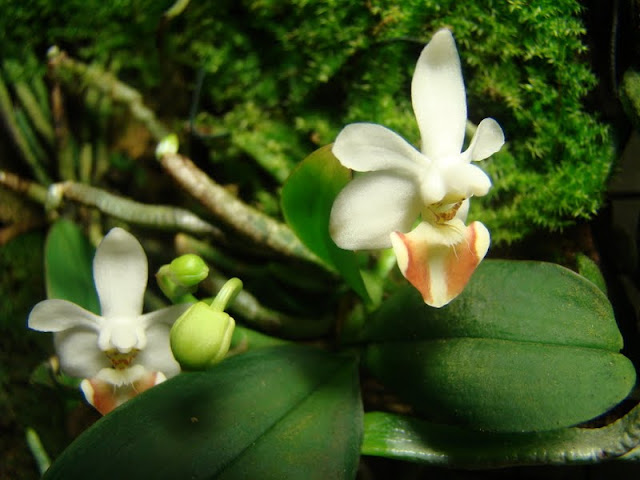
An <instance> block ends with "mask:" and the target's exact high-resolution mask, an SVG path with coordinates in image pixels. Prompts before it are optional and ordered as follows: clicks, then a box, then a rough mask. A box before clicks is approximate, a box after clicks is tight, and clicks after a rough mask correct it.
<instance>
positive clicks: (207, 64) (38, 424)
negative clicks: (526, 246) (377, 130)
mask: <svg viewBox="0 0 640 480" xmlns="http://www.w3.org/2000/svg"><path fill="white" fill-rule="evenodd" d="M591 3H596V2H595V1H594V2H591ZM171 5H172V1H171V0H161V1H155V0H137V1H134V0H118V1H112V2H101V1H88V0H64V1H60V2H51V1H50V0H29V1H17V0H0V8H1V10H0V11H2V15H0V32H2V33H3V40H2V42H0V58H1V59H2V64H1V65H0V69H1V72H0V74H1V77H2V78H3V80H4V82H5V83H6V85H7V87H8V92H9V94H10V95H11V101H12V106H13V108H14V110H15V112H16V114H21V115H22V117H20V118H22V119H23V122H25V123H26V124H28V123H29V120H28V115H25V114H24V111H23V110H24V108H25V107H24V105H23V104H22V103H21V102H20V100H19V98H18V97H19V95H18V88H17V85H18V84H20V83H24V84H27V85H28V86H30V87H31V88H32V89H33V90H34V93H35V94H36V96H37V97H38V98H39V99H40V100H41V101H43V102H44V103H47V101H48V100H47V95H48V93H49V92H48V90H47V88H50V87H51V85H52V82H51V81H50V80H49V79H48V78H47V66H46V52H47V49H48V48H49V47H50V46H51V45H54V44H55V45H58V46H59V47H60V48H61V49H64V50H65V51H67V52H68V53H69V55H70V56H71V57H74V58H78V59H81V60H82V61H84V62H87V63H90V64H94V65H98V66H100V67H102V68H104V69H105V70H108V71H111V72H113V73H114V74H116V75H117V76H118V78H119V79H120V80H122V81H124V82H126V83H128V84H130V85H131V86H132V87H134V88H136V89H137V90H139V91H140V92H141V94H142V95H143V98H144V101H145V103H146V104H147V105H148V106H150V107H151V108H152V109H153V110H154V111H155V112H156V113H157V114H158V116H159V117H160V119H161V120H162V121H164V122H165V123H166V124H167V125H168V126H169V127H170V128H171V129H173V130H174V131H176V132H178V133H179V134H180V137H181V140H182V151H184V152H185V153H187V154H188V155H189V156H190V157H191V158H193V159H194V160H195V161H196V162H197V163H198V165H199V166H200V167H201V168H203V170H205V171H206V172H207V173H208V174H209V175H211V176H212V177H213V178H215V179H216V180H218V181H219V182H220V183H223V184H225V185H232V186H233V188H234V189H235V191H236V192H237V194H238V195H239V196H241V197H242V198H243V199H244V200H245V201H247V202H249V203H251V204H252V205H254V206H256V207H258V208H259V209H261V210H262V211H264V212H266V213H269V214H271V215H273V216H276V217H280V211H279V201H278V198H279V196H278V194H279V187H280V185H281V184H282V182H283V181H284V180H285V179H286V178H287V176H288V174H289V172H290V171H291V170H292V168H294V166H295V165H296V164H297V163H298V162H299V161H300V160H302V159H303V158H304V157H305V156H307V155H308V154H309V153H311V152H312V151H314V150H315V149H316V148H318V147H320V146H323V145H325V144H327V143H330V142H332V141H333V140H334V138H335V136H336V135H337V133H338V132H339V131H340V129H341V128H342V127H343V126H344V125H345V124H347V123H350V122H356V121H368V122H375V123H380V124H383V125H386V126H388V127H390V128H392V129H394V130H395V131H397V132H398V133H399V134H401V135H403V136H404V137H405V138H406V139H407V140H409V141H410V142H412V143H413V144H415V145H417V144H418V142H419V133H418V128H417V125H416V123H415V119H414V116H413V111H412V108H411V98H410V81H411V76H412V74H413V69H414V66H415V62H416V59H417V57H418V55H419V53H420V51H421V49H422V48H423V46H424V45H425V44H426V43H427V42H428V41H429V39H430V38H431V35H432V34H433V32H434V31H436V30H437V29H439V28H442V27H448V28H450V29H451V30H452V31H453V33H454V36H455V38H456V41H457V45H458V49H459V52H460V57H461V61H462V65H463V73H464V77H465V82H466V86H467V96H468V99H467V100H468V102H467V103H468V112H469V118H470V120H471V121H472V122H474V123H478V122H479V121H480V120H481V119H482V118H484V117H486V116H491V117H494V118H495V119H496V120H498V122H499V123H500V124H501V125H502V127H503V129H504V131H505V134H506V137H507V141H508V143H507V146H506V147H505V148H503V150H502V151H501V152H500V153H499V154H497V155H495V156H493V157H492V158H491V159H490V160H489V161H486V162H483V163H482V164H481V166H482V167H483V168H485V169H486V170H487V171H488V172H489V174H490V176H491V178H492V179H493V184H494V187H493V189H492V191H491V193H490V194H489V195H488V196H487V197H485V198H482V199H474V200H473V202H472V209H471V216H472V217H473V218H476V219H480V220H481V221H482V222H484V223H485V224H486V225H487V226H488V227H489V229H490V231H491V235H492V239H493V242H494V244H495V245H497V246H500V245H502V246H503V247H504V246H508V245H509V244H512V243H513V242H519V241H523V240H527V238H531V237H532V235H533V234H534V233H540V232H542V233H543V234H546V232H548V231H558V230H559V229H563V228H564V227H567V226H569V225H572V224H573V223H575V222H576V221H581V220H584V219H589V218H591V217H592V216H593V215H594V214H595V213H596V211H597V210H598V208H599V207H600V206H601V205H602V202H603V198H604V192H605V189H606V181H607V178H608V175H609V173H610V171H611V170H612V167H613V166H614V158H616V148H615V137H614V130H613V129H612V128H611V127H610V126H608V125H607V124H606V123H605V122H603V120H602V118H601V116H600V114H599V113H598V111H597V109H595V108H592V105H591V104H590V103H589V100H590V95H592V93H593V91H594V88H596V86H597V84H598V82H599V81H602V79H600V80H598V79H597V78H596V76H595V75H594V74H593V72H592V60H593V55H592V53H593V52H591V51H590V50H588V49H587V44H588V32H586V30H585V25H584V22H583V16H584V14H585V9H584V6H583V4H582V3H581V2H578V1H573V0H537V1H535V2H526V1H520V0H509V1H500V0H495V1H492V0H480V1H474V2H460V1H454V0H406V1H402V2H397V1H392V0H385V1H377V0H368V1H353V0H326V1H309V0H287V1H285V0H242V1H235V0H217V1H215V2H191V3H190V4H189V5H188V7H187V8H186V10H185V11H184V12H183V13H182V14H180V15H179V16H177V17H176V18H174V19H172V20H170V21H167V20H163V13H164V12H165V11H166V10H167V9H168V8H169V7H171ZM64 93H65V102H66V103H65V106H66V110H67V117H68V120H69V128H70V132H71V135H70V138H69V143H70V152H71V155H72V156H73V157H74V158H75V159H76V161H77V162H78V166H77V168H78V169H79V170H80V169H81V167H80V166H79V162H80V159H81V156H82V152H83V148H84V146H87V145H89V147H90V149H93V150H94V151H95V152H96V155H97V154H98V153H99V151H100V148H103V149H104V153H106V156H107V157H108V171H105V172H104V173H105V174H104V176H102V177H95V178H97V182H96V183H97V184H98V186H100V187H101V188H105V189H107V190H109V191H115V192H118V193H120V194H122V195H125V196H129V197H132V198H135V199H137V200H138V201H144V202H148V203H153V202H160V203H165V202H166V201H167V200H166V199H170V200H171V202H172V203H174V204H183V206H187V207H188V208H194V209H197V208H198V207H197V206H195V205H194V202H190V201H189V200H186V199H185V196H183V195H181V194H180V193H177V188H176V187H175V186H174V185H173V184H172V183H171V182H170V181H169V180H168V179H167V178H166V176H164V175H163V174H162V173H161V172H160V171H159V169H158V168H157V166H155V165H154V164H153V161H152V160H151V159H152V158H153V148H154V145H153V143H152V142H151V141H150V135H149V134H148V132H145V131H144V129H143V128H141V127H140V125H137V124H135V122H133V121H132V120H131V119H130V118H128V117H127V116H126V115H125V114H124V113H123V110H122V109H120V108H117V107H113V106H109V105H107V107H105V108H103V107H104V105H103V104H101V103H100V102H96V101H95V99H94V101H90V92H89V91H87V89H86V88H85V86H84V85H78V88H77V91H65V92H64ZM23 126H24V125H23ZM27 126H28V125H27ZM0 132H2V133H0V153H1V154H0V168H1V169H6V170H7V171H11V172H14V173H17V174H19V175H21V176H23V177H25V178H32V179H33V178H34V174H33V169H32V168H31V167H30V166H29V165H28V164H27V163H26V162H25V159H24V158H23V157H22V156H21V152H20V150H19V149H17V148H15V146H14V145H13V143H12V141H11V139H10V137H9V136H8V135H6V131H5V130H4V129H0ZM98 134H99V136H98ZM31 142H32V144H36V145H40V149H41V153H42V155H41V156H42V158H43V159H45V161H43V168H44V169H45V171H46V173H47V175H48V176H49V177H50V178H51V179H52V180H53V181H58V180H64V179H67V178H62V175H61V172H60V171H59V170H60V169H59V166H58V163H59V162H58V160H59V155H60V152H61V150H60V149H59V148H58V147H57V146H55V145H53V144H50V143H47V141H46V140H45V139H44V138H43V137H42V136H41V134H40V132H38V131H37V129H36V131H33V128H32V137H31ZM1 193H3V192H2V191H0V194H1ZM7 198H9V197H4V196H2V195H0V221H1V222H2V226H4V225H11V224H12V223H13V222H16V221H17V219H20V220H24V219H25V214H26V212H28V217H29V218H33V224H34V225H36V224H38V222H40V224H45V221H44V213H43V212H42V211H40V208H41V207H40V206H35V207H34V206H29V207H27V206H25V205H21V202H22V200H17V199H15V198H11V199H10V200H6V199H7ZM5 200H6V201H5ZM14 204H15V205H17V207H16V208H17V209H18V214H16V210H15V209H12V208H9V209H7V208H6V207H7V206H9V205H14ZM34 210H35V211H36V213H33V212H34ZM7 212H8V213H7ZM80 215H87V213H86V212H83V211H80ZM554 238H557V237H554ZM42 242H43V236H42V235H40V233H37V234H35V235H32V236H29V237H24V236H20V237H18V239H16V240H14V241H13V242H12V243H10V244H7V245H3V246H2V247H0V265H1V268H2V272H3V280H2V282H0V295H1V296H2V298H3V299H4V300H3V301H2V302H0V328H1V329H2V331H1V332H0V333H3V338H4V340H3V348H2V352H4V353H3V360H2V368H1V369H0V385H1V386H2V391H1V392H0V393H1V394H2V404H0V406H3V407H4V406H5V405H6V411H8V412H9V415H8V416H7V417H6V424H3V425H2V426H3V428H4V429H5V431H6V432H8V433H9V436H7V437H6V438H7V440H6V441H5V442H4V444H3V445H2V449H3V450H4V451H5V452H6V455H5V452H3V456H4V457H5V459H7V460H6V462H4V463H5V465H4V469H5V471H3V470H2V469H0V476H3V475H5V474H6V476H7V478H37V474H36V472H35V466H34V465H32V464H31V459H30V455H29V452H28V450H27V449H26V446H25V445H24V444H23V443H19V442H21V440H22V438H23V432H24V427H26V426H29V425H31V426H34V427H35V428H36V429H37V430H38V433H39V434H40V435H41V437H42V438H43V441H44V442H45V446H46V447H47V448H48V450H49V452H50V453H52V454H56V453H57V452H59V451H60V450H61V449H62V448H63V447H64V442H66V441H69V438H70V436H67V435H66V433H61V432H63V431H65V426H64V425H63V423H64V418H63V417H64V414H65V413H66V412H68V410H69V407H68V405H65V404H64V402H58V403H56V404H53V403H51V404H50V406H51V405H53V406H52V407H51V408H50V409H49V410H48V411H42V409H38V408H37V405H38V403H39V402H40V404H46V403H47V401H46V400H51V399H58V400H59V396H56V395H54V394H52V393H51V390H50V389H49V390H47V389H46V386H42V385H39V386H37V387H34V385H33V384H32V383H30V381H27V380H26V379H28V378H29V377H30V375H31V372H32V371H33V370H34V369H35V368H36V366H37V365H38V364H39V363H40V362H42V361H43V360H45V359H46V358H47V356H48V355H49V354H50V353H51V351H52V348H51V345H50V342H49V339H48V338H47V336H44V335H40V334H37V333H35V332H26V330H25V329H24V328H23V327H24V324H25V318H26V315H27V313H28V311H29V309H30V308H31V306H32V305H34V304H35V303H36V302H37V301H38V300H40V299H42V298H43V296H44V291H43V289H42V287H43V286H42V285H41V284H40V283H39V282H40V281H41V280H42V270H41V265H42V258H41V256H40V254H39V253H38V255H36V254H33V252H41V250H42ZM550 243H552V242H550ZM554 246H555V245H554ZM503 251H504V250H503ZM263 283H265V284H268V282H263ZM265 288H268V285H267V286H266V287H265ZM9 299H10V300H9ZM17 364H19V366H18V367H16V366H15V365H17ZM74 392H75V390H74ZM43 399H44V400H43ZM75 405H77V401H76V403H75V404H74V408H75ZM65 409H66V410H65ZM85 413H86V411H85ZM47 415H49V417H47ZM66 430H67V431H68V430H70V429H69V427H68V425H67V427H66ZM71 430H72V429H71ZM16 439H18V440H16ZM16 445H18V446H16ZM393 467H394V469H395V470H396V471H397V470H398V469H403V468H404V469H406V470H411V469H412V468H413V467H412V466H399V465H397V464H394V465H393ZM411 471H413V470H411ZM16 472H19V473H16ZM510 474H511V473H510V472H507V473H505V478H507V477H509V475H510ZM491 475H493V474H491ZM464 478H467V477H464ZM489 478H491V477H489Z"/></svg>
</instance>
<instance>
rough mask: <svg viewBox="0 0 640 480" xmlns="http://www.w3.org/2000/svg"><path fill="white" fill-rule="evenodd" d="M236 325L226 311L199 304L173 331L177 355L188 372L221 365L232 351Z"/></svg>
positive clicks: (188, 312)
mask: <svg viewBox="0 0 640 480" xmlns="http://www.w3.org/2000/svg"><path fill="white" fill-rule="evenodd" d="M235 326H236V322H235V321H234V320H233V318H231V316H229V314H227V313H225V312H221V311H219V310H214V309H213V308H211V306H210V305H208V304H207V303H205V302H198V303H196V304H195V305H192V306H191V307H190V308H189V310H187V311H186V312H184V313H183V314H182V315H181V316H180V317H179V318H178V320H176V323H175V324H174V325H173V327H172V328H171V333H170V337H169V338H170V340H171V350H172V351H173V356H174V357H175V358H176V360H177V361H178V363H180V366H181V367H182V368H183V369H185V370H202V369H205V368H207V367H210V366H211V365H215V364H216V363H218V362H220V361H221V360H222V359H223V358H224V356H225V355H226V354H227V352H228V351H229V345H230V344H231V336H232V335H233V329H234V328H235Z"/></svg>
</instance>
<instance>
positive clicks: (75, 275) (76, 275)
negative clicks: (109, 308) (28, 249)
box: [45, 219, 100, 314]
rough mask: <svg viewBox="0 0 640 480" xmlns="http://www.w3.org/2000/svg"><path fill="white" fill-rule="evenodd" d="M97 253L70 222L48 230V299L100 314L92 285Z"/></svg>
mask: <svg viewBox="0 0 640 480" xmlns="http://www.w3.org/2000/svg"><path fill="white" fill-rule="evenodd" d="M94 253H95V249H94V248H93V246H92V245H91V244H90V243H89V240H88V239H87V238H86V237H85V235H84V233H83V232H82V230H81V229H80V227H78V226H77V225H76V224H75V223H73V222H71V221H69V220H64V219H63V220H58V221H57V222H55V223H54V224H53V225H52V226H51V228H50V229H49V234H48V235H47V241H46V244H45V281H46V287H47V297H48V298H60V299H63V300H69V301H70V302H73V303H76V304H78V305H80V306H81V307H84V308H86V309H87V310H89V311H91V312H94V313H98V314H99V313H100V303H99V301H98V295H97V294H96V290H95V286H94V283H93V273H92V262H93V255H94Z"/></svg>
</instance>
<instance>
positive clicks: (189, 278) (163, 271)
mask: <svg viewBox="0 0 640 480" xmlns="http://www.w3.org/2000/svg"><path fill="white" fill-rule="evenodd" d="M207 275H209V267H207V264H206V263H205V262H204V260H202V258H200V257H199V256H197V255H194V254H192V253H188V254H186V255H182V256H180V257H178V258H176V259H174V260H173V261H172V262H171V263H170V264H168V265H163V266H162V267H160V270H158V273H157V274H156V280H157V281H158V286H159V287H160V289H161V290H162V291H163V293H164V294H165V295H166V296H167V297H168V298H170V299H171V300H172V301H174V302H181V301H188V299H185V298H181V297H183V296H184V295H188V294H191V293H193V292H195V291H196V288H197V286H198V284H199V283H200V282H201V281H202V280H204V279H205V278H207Z"/></svg>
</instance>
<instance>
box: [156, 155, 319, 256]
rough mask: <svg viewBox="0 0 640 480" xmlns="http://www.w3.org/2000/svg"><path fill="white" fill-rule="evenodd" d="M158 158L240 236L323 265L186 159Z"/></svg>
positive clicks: (293, 238)
mask: <svg viewBox="0 0 640 480" xmlns="http://www.w3.org/2000/svg"><path fill="white" fill-rule="evenodd" d="M159 159H160V163H161V164H162V166H163V167H164V169H165V170H166V171H167V172H168V173H169V174H170V175H171V176H172V177H173V178H174V180H176V181H177V182H178V183H179V184H180V186H181V187H182V188H184V189H185V190H186V191H187V192H189V193H190V194H191V195H192V196H193V197H194V198H195V199H197V200H198V201H199V202H200V203H201V204H202V205H204V206H205V207H206V208H207V210H209V211H210V212H211V213H212V214H213V215H215V216H216V217H218V218H220V219H221V220H222V221H224V222H225V223H226V224H227V225H229V226H230V227H231V228H233V229H234V230H235V231H237V232H238V233H240V234H242V235H244V236H247V237H249V238H250V239H251V240H253V241H254V242H255V243H257V244H260V245H266V246H268V247H269V248H270V249H271V250H273V251H275V252H278V253H281V254H284V255H287V256H294V257H298V258H302V259H305V260H308V261H311V262H314V263H318V264H321V263H320V261H319V260H318V258H317V257H316V256H315V255H314V254H313V253H311V252H310V251H309V250H308V249H307V248H306V247H305V246H304V245H303V244H302V243H301V242H300V240H299V239H298V237H296V235H295V234H294V233H293V231H291V229H290V228H289V227H288V226H287V225H285V224H284V223H281V222H278V221H277V220H274V219H273V218H271V217H269V216H268V215H265V214H263V213H261V212H260V211H258V210H256V209H254V208H252V207H250V206H248V205H246V204H245V203H243V202H242V201H241V200H239V199H238V198H236V197H235V196H234V195H232V194H231V193H229V192H228V191H227V190H225V189H224V187H222V186H221V185H219V184H218V183H216V182H214V181H213V180H212V179H211V178H210V177H209V176H208V175H207V174H206V173H204V172H203V171H202V170H200V169H199V168H198V167H197V166H196V165H195V164H194V163H193V162H192V161H191V160H190V159H188V158H187V157H185V156H183V155H179V154H177V153H166V154H164V155H161V156H160V157H159Z"/></svg>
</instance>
